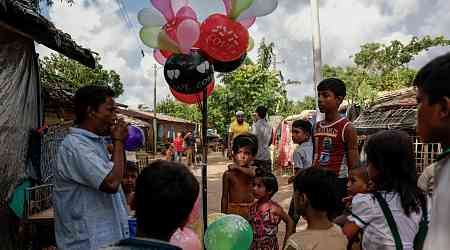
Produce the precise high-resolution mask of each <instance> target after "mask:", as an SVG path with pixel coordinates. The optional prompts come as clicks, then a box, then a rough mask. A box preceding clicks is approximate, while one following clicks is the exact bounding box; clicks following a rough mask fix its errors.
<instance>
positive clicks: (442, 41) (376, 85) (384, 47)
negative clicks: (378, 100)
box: [322, 36, 450, 108]
mask: <svg viewBox="0 0 450 250" xmlns="http://www.w3.org/2000/svg"><path fill="white" fill-rule="evenodd" d="M448 45H450V40H447V39H446V38H444V37H443V36H438V37H431V36H425V37H422V38H418V37H413V38H412V39H411V41H410V42H408V43H406V44H403V43H402V42H400V41H398V40H394V41H391V42H390V43H388V44H381V43H367V44H364V45H362V46H361V50H360V51H359V52H358V53H356V54H355V55H353V56H352V57H351V58H352V59H353V62H354V65H352V66H348V67H345V68H343V67H339V66H331V65H324V66H323V68H322V75H323V77H324V78H328V77H337V78H340V79H342V80H343V81H344V82H345V83H346V87H347V100H349V101H350V103H352V104H353V103H356V104H358V105H359V106H361V107H362V108H364V107H365V106H367V105H369V104H370V103H371V102H372V101H373V100H374V98H375V97H376V95H377V93H378V92H379V91H387V90H396V89H399V88H402V87H407V86H411V84H412V82H413V79H414V76H415V74H416V70H414V69H410V68H409V67H408V63H409V62H410V61H411V60H413V59H414V57H415V56H417V55H418V54H420V53H421V52H423V51H426V50H428V49H429V48H431V47H436V46H448Z"/></svg>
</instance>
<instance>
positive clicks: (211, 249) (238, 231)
mask: <svg viewBox="0 0 450 250" xmlns="http://www.w3.org/2000/svg"><path fill="white" fill-rule="evenodd" d="M204 241H205V247H206V249H207V250H247V249H249V248H250V246H251V244H252V241H253V230H252V226H251V225H250V223H248V221H247V220H246V219H244V218H243V217H241V216H239V215H234V214H230V215H226V216H224V217H222V218H220V219H218V220H216V221H215V222H213V223H212V224H211V225H209V226H208V230H206V233H205V239H204Z"/></svg>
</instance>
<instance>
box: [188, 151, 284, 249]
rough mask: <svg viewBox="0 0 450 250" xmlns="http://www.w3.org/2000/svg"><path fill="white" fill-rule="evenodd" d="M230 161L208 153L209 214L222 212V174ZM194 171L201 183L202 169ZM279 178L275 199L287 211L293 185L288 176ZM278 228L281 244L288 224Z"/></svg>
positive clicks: (218, 154)
mask: <svg viewBox="0 0 450 250" xmlns="http://www.w3.org/2000/svg"><path fill="white" fill-rule="evenodd" d="M230 163H231V161H229V160H226V159H225V158H224V157H222V154H221V153H220V152H219V153H210V154H209V155H208V169H207V170H208V171H207V172H208V186H207V188H208V197H207V198H208V214H211V213H217V212H220V201H221V197H222V174H223V172H225V170H226V169H227V166H228V164H230ZM193 172H194V174H195V176H197V178H198V179H199V181H200V183H201V170H200V169H194V170H193ZM277 179H278V185H279V189H278V192H277V193H276V194H275V196H274V201H276V202H278V203H279V204H280V205H281V206H282V207H283V209H284V210H285V212H286V213H287V211H288V208H289V203H290V201H291V195H292V185H288V183H287V180H288V177H286V176H277ZM278 228H279V232H278V239H279V244H280V246H281V243H282V242H281V241H282V239H283V237H284V232H285V229H286V226H285V224H284V223H283V222H281V223H280V225H279V226H278Z"/></svg>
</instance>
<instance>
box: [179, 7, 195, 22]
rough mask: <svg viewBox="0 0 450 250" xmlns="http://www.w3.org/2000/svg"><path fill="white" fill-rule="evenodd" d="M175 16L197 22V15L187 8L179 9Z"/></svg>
mask: <svg viewBox="0 0 450 250" xmlns="http://www.w3.org/2000/svg"><path fill="white" fill-rule="evenodd" d="M176 16H177V17H181V18H191V19H194V20H197V13H195V11H194V10H193V9H192V8H191V7H189V6H184V7H182V8H181V9H179V10H178V12H177V15H176Z"/></svg>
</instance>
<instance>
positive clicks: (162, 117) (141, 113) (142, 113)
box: [117, 108, 196, 125]
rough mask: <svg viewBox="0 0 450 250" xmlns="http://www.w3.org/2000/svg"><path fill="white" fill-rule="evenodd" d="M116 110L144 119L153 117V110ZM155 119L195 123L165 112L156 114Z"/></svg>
mask: <svg viewBox="0 0 450 250" xmlns="http://www.w3.org/2000/svg"><path fill="white" fill-rule="evenodd" d="M117 112H118V113H120V114H124V115H128V116H131V117H134V118H140V119H144V120H153V118H154V117H155V114H154V112H146V111H140V110H133V109H122V108H118V109H117ZM156 119H157V120H159V121H168V122H177V123H184V124H192V125H195V124H196V123H195V122H192V121H189V120H186V119H182V118H178V117H173V116H169V115H165V114H161V113H157V114H156Z"/></svg>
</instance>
